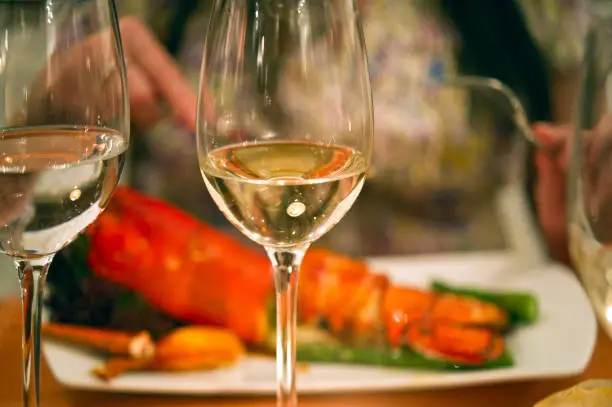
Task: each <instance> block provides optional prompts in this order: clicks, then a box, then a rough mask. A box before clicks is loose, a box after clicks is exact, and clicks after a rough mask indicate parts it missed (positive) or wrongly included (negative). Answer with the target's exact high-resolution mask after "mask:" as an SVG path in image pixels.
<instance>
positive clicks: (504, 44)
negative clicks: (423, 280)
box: [118, 0, 583, 262]
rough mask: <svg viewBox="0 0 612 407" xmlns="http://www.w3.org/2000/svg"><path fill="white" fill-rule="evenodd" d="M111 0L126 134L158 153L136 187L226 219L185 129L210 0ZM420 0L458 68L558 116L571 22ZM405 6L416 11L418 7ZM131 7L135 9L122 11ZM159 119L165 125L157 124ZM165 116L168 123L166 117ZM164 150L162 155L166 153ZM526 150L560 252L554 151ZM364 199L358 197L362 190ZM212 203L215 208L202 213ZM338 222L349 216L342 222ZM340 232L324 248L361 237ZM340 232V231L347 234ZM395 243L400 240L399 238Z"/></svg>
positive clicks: (515, 7) (495, 7)
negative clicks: (450, 37)
mask: <svg viewBox="0 0 612 407" xmlns="http://www.w3.org/2000/svg"><path fill="white" fill-rule="evenodd" d="M118 3H119V5H120V6H121V8H122V9H123V10H124V12H125V13H126V15H125V16H124V17H122V19H121V22H120V25H121V34H122V39H123V43H124V47H125V55H126V60H127V67H128V81H129V90H130V105H131V114H132V120H133V124H134V127H135V129H136V130H137V133H140V135H136V136H135V137H134V139H133V140H134V141H135V143H136V148H135V155H139V154H141V151H142V145H140V146H139V145H138V143H140V142H141V140H138V139H139V138H140V137H139V136H142V138H143V139H144V138H146V137H149V138H152V140H153V141H152V145H153V148H151V145H149V146H148V149H149V154H150V155H151V151H153V155H155V154H158V157H157V158H158V160H157V161H156V160H155V158H156V157H154V159H153V160H152V161H151V162H152V163H153V164H152V165H151V164H150V163H147V165H145V166H143V167H144V170H142V171H140V172H139V171H138V170H136V171H135V177H134V179H133V180H131V181H132V182H133V183H134V184H135V185H136V186H137V187H139V188H141V189H145V190H147V189H149V190H153V192H154V193H157V194H160V195H162V196H163V197H164V198H168V197H167V196H164V193H165V191H167V188H174V190H172V191H171V192H170V195H172V194H176V193H178V197H177V195H174V196H170V197H169V198H170V199H169V200H171V201H174V203H177V204H178V205H179V206H181V207H183V208H184V209H186V210H188V211H190V212H192V213H195V214H196V215H198V216H200V217H201V218H203V220H205V221H208V222H211V223H215V222H218V224H219V225H221V226H222V225H223V224H224V222H225V220H224V219H223V218H222V216H221V215H218V213H217V212H218V211H217V210H216V208H215V207H214V205H213V204H212V202H211V201H210V198H209V197H208V194H207V193H206V189H205V188H204V185H203V181H202V180H201V177H200V174H199V170H198V168H197V163H196V157H195V154H194V151H195V150H194V149H193V145H192V144H190V143H191V141H190V137H188V136H190V135H191V134H192V132H193V131H194V127H195V116H196V90H197V81H198V78H199V75H198V73H199V66H200V62H201V55H202V47H203V40H204V33H205V27H206V25H205V24H206V21H207V13H208V10H209V6H210V3H209V2H208V1H197V0H182V1H180V2H176V1H161V0H158V1H154V0H121V1H119V2H118ZM360 3H361V5H362V7H363V8H364V9H366V8H367V7H368V6H369V5H370V4H375V3H370V2H369V1H365V0H364V1H361V2H360ZM553 3H558V4H557V6H558V7H561V6H564V7H566V9H564V10H563V12H564V13H565V14H564V15H565V17H563V18H564V19H566V20H567V19H568V18H569V19H570V21H573V19H574V17H571V16H572V12H573V11H575V10H582V6H583V2H578V1H574V2H556V1H552V2H551V1H547V0H544V1H542V2H539V3H538V4H540V5H544V6H546V5H547V6H551V4H553ZM561 3H563V5H562V4H561ZM570 3H571V4H570ZM429 4H430V5H429V6H427V7H432V5H435V6H436V7H435V12H436V13H435V14H436V15H437V16H438V18H439V19H440V24H444V23H448V24H449V25H450V26H451V27H452V29H453V30H454V31H455V32H456V33H457V34H458V39H459V41H460V44H461V47H460V48H459V47H457V48H453V47H450V50H449V51H448V52H449V53H452V54H453V55H452V56H453V57H455V56H456V57H457V61H458V67H457V70H458V72H460V73H463V74H472V75H480V76H485V77H491V78H496V79H499V80H501V81H502V82H504V83H505V84H507V85H509V86H510V87H511V88H512V89H513V90H514V91H515V92H516V93H517V94H518V96H519V98H520V99H521V101H522V103H523V104H524V105H525V106H526V109H527V113H528V115H529V119H530V120H531V121H533V122H549V123H554V122H557V123H563V122H566V121H567V119H568V112H567V109H566V106H567V103H565V101H566V100H567V99H566V96H567V95H568V92H570V91H571V89H572V87H571V86H570V85H567V84H568V83H570V84H571V83H572V81H573V80H574V78H575V75H574V71H575V65H576V61H577V58H576V57H575V55H573V54H572V53H571V52H564V50H563V49H562V51H563V52H562V51H555V50H556V49H557V48H556V47H558V46H559V44H562V43H563V39H564V38H566V37H563V36H562V34H565V35H575V34H576V32H575V31H572V30H566V31H565V32H556V33H553V34H550V33H546V34H542V33H541V30H540V33H538V32H537V31H536V30H535V29H534V27H536V28H537V27H540V26H547V27H550V26H551V25H557V26H561V24H560V20H559V19H558V18H557V19H552V20H551V21H548V22H547V23H548V24H547V25H544V24H543V23H542V21H538V20H537V18H536V17H534V15H535V14H537V13H535V14H534V12H533V10H532V9H533V7H534V3H530V2H528V1H524V2H521V1H518V0H498V1H496V2H491V1H488V0H471V1H468V2H456V1H453V0H439V1H438V2H437V3H434V2H430V3H429ZM135 10H136V12H134V11H135ZM538 10H540V9H538ZM413 11H414V10H413ZM540 11H541V10H540ZM414 12H416V13H417V14H418V13H419V12H420V11H419V10H416V11H414ZM130 13H133V14H135V15H136V16H134V15H129V14H130ZM568 16H569V17H568ZM563 18H562V20H563ZM428 21H431V20H428ZM368 23H369V22H368V20H367V18H366V19H364V24H365V25H366V26H367V24H368ZM406 34H410V33H409V32H407V33H406ZM366 35H367V27H366ZM538 35H539V37H540V38H538ZM542 38H545V40H542ZM551 38H553V40H554V39H556V42H552V43H551V41H553V40H551ZM568 54H569V55H568ZM435 62H436V61H433V62H432V63H435ZM437 62H439V61H437ZM160 122H164V123H166V125H164V126H161V128H160ZM168 123H171V126H170V127H169V126H168V125H167V124H168ZM172 126H174V127H172ZM156 128H157V129H156ZM156 130H157V132H156ZM555 131H556V130H555V128H554V127H551V126H545V125H540V126H536V133H537V134H538V135H539V137H541V138H543V139H546V138H547V134H549V133H550V134H552V133H554V132H555ZM553 138H555V137H554V136H552V137H551V139H553ZM179 139H180V140H179ZM557 139H559V137H557ZM159 140H161V141H159ZM551 142H552V141H551ZM155 143H161V144H158V146H157V150H156V148H155ZM168 143H178V144H172V145H170V146H171V147H173V148H175V147H176V150H180V151H179V152H178V153H173V151H174V150H172V149H171V148H167V147H168V145H169V144H168ZM181 143H182V144H181ZM177 145H178V147H177ZM169 150H172V151H169ZM155 151H157V153H155ZM172 154H175V155H174V156H172ZM160 156H161V159H159V158H160ZM168 156H171V158H170V159H168V158H167V157H168ZM530 157H531V158H533V157H535V161H534V160H530V161H529V162H528V163H527V166H528V167H529V168H530V169H534V168H535V169H536V170H537V171H532V172H530V177H529V179H528V180H527V182H528V185H527V186H526V188H527V191H528V193H529V194H530V196H532V197H533V200H532V202H533V205H534V210H535V212H536V213H537V214H538V215H539V221H540V225H541V227H542V230H543V235H544V237H545V239H546V241H547V243H548V244H549V247H550V254H551V255H552V256H553V257H554V258H555V259H557V260H561V261H566V262H567V232H566V225H565V213H564V210H563V208H564V198H565V197H564V195H563V190H564V186H563V185H564V178H563V168H562V166H560V164H559V163H558V161H555V159H553V158H551V157H550V156H548V155H544V154H543V153H541V152H533V154H532V155H531V156H530ZM164 160H167V161H164ZM534 163H535V166H534V165H533V164H534ZM136 164H138V163H136ZM185 169H187V172H185V171H186V170H185ZM139 173H140V176H139ZM153 173H157V174H161V175H160V176H161V177H164V175H163V173H167V174H172V175H166V176H165V178H162V180H161V181H160V180H159V179H158V180H156V181H155V182H152V181H151V179H155V176H152V174H153ZM177 173H181V174H184V175H182V176H181V178H180V179H181V182H180V183H176V182H168V180H169V179H172V177H173V176H175V175H176V174H177ZM176 191H178V192H176ZM147 192H150V191H147ZM365 200H366V201H367V198H366V199H365ZM360 201H361V200H360ZM211 213H215V214H217V215H218V216H217V217H211V216H212V215H211ZM374 216H378V215H374ZM380 216H384V214H380ZM407 222H412V221H407ZM377 223H378V224H379V225H389V224H393V226H392V227H394V228H396V229H397V227H396V226H395V224H396V223H401V221H400V220H399V219H398V218H397V216H395V214H393V215H392V217H390V218H388V219H387V220H384V219H383V220H381V219H380V218H377ZM343 224H345V225H347V226H350V222H343ZM339 226H340V225H339ZM229 230H232V229H231V228H230V229H229ZM339 233H342V228H338V232H337V233H336V235H338V234H339ZM453 233H455V234H456V235H457V236H459V237H458V239H461V237H460V236H461V233H463V232H462V231H461V230H459V229H458V231H456V232H455V231H454V232H453ZM386 234H387V235H388V233H387V231H384V230H383V231H378V232H375V233H372V234H371V235H370V236H368V238H369V239H370V242H369V243H368V244H370V247H365V248H363V247H362V248H361V250H360V251H357V252H353V253H349V254H354V255H367V254H372V253H374V254H377V253H379V252H384V251H385V250H388V249H389V247H390V246H389V244H387V245H386V246H385V245H383V247H382V249H377V247H376V246H377V245H381V242H382V241H384V240H385V238H389V237H388V236H387V235H386ZM343 235H345V236H347V237H345V238H344V239H345V240H344V241H340V240H339V239H336V240H338V242H337V243H336V246H335V247H332V248H336V249H339V250H347V248H350V247H355V246H356V245H359V244H361V245H362V246H363V242H358V243H356V242H355V241H354V240H350V239H354V234H350V233H348V234H347V233H343ZM347 238H349V240H346V239H347ZM391 239H396V240H402V239H403V238H402V236H401V234H400V235H399V237H398V235H394V236H393V237H392V238H391ZM404 240H406V241H407V242H409V244H412V242H413V241H414V240H410V239H408V238H405V239H404ZM421 240H422V239H421ZM453 244H454V243H453ZM366 246H367V245H366ZM433 246H435V244H434V245H433ZM451 246H452V245H451ZM403 247H406V243H405V244H404V246H403ZM435 249H436V247H425V248H422V249H420V250H423V251H432V250H435ZM451 249H452V247H451ZM353 250H356V249H353Z"/></svg>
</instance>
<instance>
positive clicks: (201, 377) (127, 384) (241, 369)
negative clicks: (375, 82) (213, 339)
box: [43, 253, 597, 395]
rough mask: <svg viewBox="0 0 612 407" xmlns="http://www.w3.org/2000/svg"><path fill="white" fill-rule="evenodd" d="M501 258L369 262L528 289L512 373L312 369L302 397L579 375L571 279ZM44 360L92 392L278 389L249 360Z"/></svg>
mask: <svg viewBox="0 0 612 407" xmlns="http://www.w3.org/2000/svg"><path fill="white" fill-rule="evenodd" d="M513 259H516V257H515V256H511V255H505V254H499V253H497V254H467V255H447V256H435V257H422V258H419V257H416V258H414V257H413V258H378V259H373V260H371V264H372V265H373V266H374V267H375V268H376V269H377V270H379V271H385V272H387V273H388V274H389V275H390V276H391V278H392V280H393V281H395V282H397V283H403V284H407V285H419V286H424V285H426V284H427V283H428V282H429V281H430V280H431V279H432V278H439V279H442V280H444V281H448V282H452V283H465V284H471V285H482V286H484V287H490V288H500V289H507V290H530V291H532V292H533V293H534V294H536V295H537V296H538V299H539V302H540V310H541V316H540V320H539V322H538V323H537V324H535V325H533V326H530V327H526V328H522V329H520V330H518V331H517V332H516V333H515V334H514V335H513V336H512V337H510V338H509V346H510V349H511V351H512V353H513V355H514V357H515V362H516V364H515V366H514V367H512V368H506V369H499V370H488V371H476V372H445V373H437V372H423V371H411V370H392V369H386V368H372V367H356V366H342V365H313V366H312V367H311V368H310V369H309V370H308V371H307V372H301V373H299V375H298V389H299V391H300V392H301V393H324V392H345V391H367V390H381V389H387V390H390V389H425V388H445V387H460V386H468V385H476V384H483V383H493V382H501V381H516V380H525V379H537V378H551V377H564V376H572V375H577V374H580V373H581V372H582V371H583V370H584V369H585V367H586V365H587V363H588V362H589V360H590V358H591V354H592V352H593V349H594V345H595V340H596V334H597V326H596V322H595V317H594V315H593V311H592V309H591V307H590V305H589V302H588V300H587V297H586V296H585V294H584V293H583V290H582V288H581V286H580V284H579V283H578V280H577V279H576V278H575V277H574V275H573V274H572V273H571V272H570V271H569V270H567V269H566V268H563V267H561V266H558V265H539V266H527V265H525V264H522V265H521V263H520V262H518V261H516V260H513ZM43 351H44V355H45V357H46V360H47V362H48V364H49V366H50V368H51V371H52V372H53V375H54V376H55V378H56V379H57V380H58V381H59V382H60V383H62V384H63V385H65V386H66V387H70V388H75V389H87V390H96V391H112V392H131V393H163V394H190V395H212V394H269V395H272V394H274V392H275V388H276V386H275V372H274V369H275V364H274V362H273V360H271V359H258V358H247V359H245V360H243V361H242V362H241V363H239V364H238V365H236V366H234V367H231V368H226V369H219V370H216V371H212V372H193V373H133V374H127V375H125V376H122V377H119V378H117V379H115V380H114V381H112V382H111V383H110V384H106V383H103V382H100V381H98V380H96V379H95V378H93V377H92V376H91V375H90V374H89V372H90V370H91V369H92V368H93V367H94V366H95V365H96V364H98V363H100V362H101V360H100V359H98V358H96V357H94V356H92V355H90V354H87V353H84V352H82V351H78V350H75V349H74V348H71V347H69V346H65V345H61V344H58V343H54V342H50V341H47V342H45V343H44V345H43Z"/></svg>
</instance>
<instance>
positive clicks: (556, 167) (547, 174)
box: [533, 124, 571, 265]
mask: <svg viewBox="0 0 612 407" xmlns="http://www.w3.org/2000/svg"><path fill="white" fill-rule="evenodd" d="M533 131H534V135H535V136H536V138H537V139H538V141H539V142H540V145H541V148H540V149H538V151H537V152H536V157H535V159H536V168H537V181H536V190H535V200H536V209H537V215H538V220H539V223H540V227H541V229H542V233H543V234H544V239H545V241H546V244H547V245H548V248H549V250H550V255H551V256H552V257H553V259H555V260H557V261H560V262H563V263H565V264H568V265H569V264H570V259H569V254H568V231H567V220H566V219H567V215H566V202H565V201H566V195H565V191H566V188H565V183H566V175H565V174H566V169H567V151H568V149H567V142H568V141H569V136H570V131H571V129H570V128H569V127H567V126H556V127H555V126H551V125H547V124H537V125H535V126H534V127H533Z"/></svg>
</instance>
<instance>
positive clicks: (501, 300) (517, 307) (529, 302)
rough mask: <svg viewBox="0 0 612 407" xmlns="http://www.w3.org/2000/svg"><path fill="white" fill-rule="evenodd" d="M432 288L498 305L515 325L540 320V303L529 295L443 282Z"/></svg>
mask: <svg viewBox="0 0 612 407" xmlns="http://www.w3.org/2000/svg"><path fill="white" fill-rule="evenodd" d="M431 288H432V289H433V290H434V291H435V292H438V293H448V294H457V295H462V296H465V297H471V298H476V299H478V300H482V301H486V302H490V303H492V304H495V305H498V306H499V307H501V308H503V309H505V310H506V311H507V312H508V317H509V318H510V320H511V322H512V323H513V324H531V323H534V322H536V320H537V319H538V310H539V308H538V301H537V299H536V298H535V297H534V296H533V295H531V294H529V293H516V292H494V291H490V290H482V289H465V288H461V287H455V286H452V285H450V284H447V283H443V282H442V281H434V282H433V283H432V284H431Z"/></svg>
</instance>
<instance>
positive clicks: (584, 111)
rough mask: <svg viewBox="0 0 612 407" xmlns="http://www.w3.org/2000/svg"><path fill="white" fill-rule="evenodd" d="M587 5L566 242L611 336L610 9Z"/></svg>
mask: <svg viewBox="0 0 612 407" xmlns="http://www.w3.org/2000/svg"><path fill="white" fill-rule="evenodd" d="M591 7H592V8H591V9H590V10H589V14H588V16H587V21H586V24H585V26H584V36H583V37H581V38H580V37H579V38H580V39H581V40H584V41H583V43H582V47H581V54H582V64H581V78H580V81H579V82H578V83H579V85H578V88H577V89H576V95H577V96H578V97H577V100H576V101H575V102H573V103H572V106H574V107H575V108H576V112H575V114H574V118H575V120H576V122H575V123H574V124H575V125H574V126H573V130H572V129H570V128H568V129H567V131H568V133H570V134H569V135H566V136H569V139H570V142H569V145H568V146H569V149H568V151H567V153H568V156H569V160H568V162H569V166H568V220H569V241H570V255H571V258H572V261H573V263H574V265H575V267H576V269H577V270H578V273H579V274H580V277H581V279H582V282H583V285H584V287H585V291H586V292H587V294H588V295H589V298H590V300H591V304H592V305H593V308H594V310H595V312H596V314H597V317H598V319H599V321H600V323H601V325H602V327H603V328H604V329H605V330H606V332H607V333H608V335H609V336H610V337H612V246H611V244H612V178H611V173H610V171H611V170H612V111H611V108H612V45H611V44H610V36H612V12H611V11H610V10H609V7H606V5H605V4H604V2H594V3H593V4H592V5H591ZM600 7H601V8H600Z"/></svg>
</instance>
